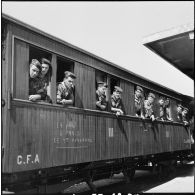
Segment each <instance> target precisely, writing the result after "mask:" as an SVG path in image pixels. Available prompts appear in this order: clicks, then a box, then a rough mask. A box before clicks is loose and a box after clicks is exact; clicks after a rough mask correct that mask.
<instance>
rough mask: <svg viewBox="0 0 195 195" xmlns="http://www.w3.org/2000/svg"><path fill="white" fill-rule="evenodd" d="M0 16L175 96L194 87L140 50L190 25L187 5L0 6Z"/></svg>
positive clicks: (190, 4)
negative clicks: (168, 31)
mask: <svg viewBox="0 0 195 195" xmlns="http://www.w3.org/2000/svg"><path fill="white" fill-rule="evenodd" d="M2 12H3V13H5V14H8V15H10V16H13V17H15V18H17V19H19V20H21V21H23V22H25V23H27V24H30V25H32V26H34V27H36V28H38V29H40V30H42V31H45V32H47V33H49V34H51V35H53V36H55V37H58V38H60V39H63V40H64V41H66V42H69V43H71V44H73V45H75V46H77V47H80V48H82V49H84V50H86V51H89V52H90V53H93V54H95V55H97V56H99V57H102V58H104V59H106V60H108V61H110V62H113V63H115V64H117V65H119V66H121V67H123V68H126V69H128V70H130V71H132V72H134V73H136V74H138V75H140V76H143V77H145V78H147V79H149V80H152V81H154V82H156V83H159V84H161V85H163V86H165V87H168V88H170V89H173V90H175V91H178V92H179V93H182V94H185V95H189V96H194V81H193V80H192V79H190V78H189V77H187V76H186V75H185V74H183V73H182V72H180V71H179V70H177V69H176V68H174V67H173V66H172V65H170V64H169V63H168V62H166V61H165V60H164V59H162V58H161V57H160V56H158V55H156V54H155V53H153V52H152V51H150V50H149V49H148V48H146V47H145V46H144V45H143V39H144V37H147V36H148V35H151V34H154V33H157V32H160V31H164V30H166V29H170V28H173V27H177V26H180V25H185V24H189V23H194V2H193V1H161V2H159V1H148V2H144V1H142V2H136V1H133V2H130V1H123V2H86V1H83V2H78V1H75V2H71V1H68V2H65V1H64V2H62V1H60V2H59V1H57V2H51V1H50V2H49V1H48V2H47V1H44V2H32V1H29V2H28V1H27V2H24V1H23V2H16V1H15V2H2Z"/></svg>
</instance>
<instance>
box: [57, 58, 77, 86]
mask: <svg viewBox="0 0 195 195" xmlns="http://www.w3.org/2000/svg"><path fill="white" fill-rule="evenodd" d="M65 71H70V72H72V73H73V72H74V62H73V61H70V60H67V59H65V58H61V57H57V77H56V82H57V83H59V82H62V81H63V79H64V72H65Z"/></svg>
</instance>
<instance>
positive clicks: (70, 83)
mask: <svg viewBox="0 0 195 195" xmlns="http://www.w3.org/2000/svg"><path fill="white" fill-rule="evenodd" d="M64 74H65V77H64V83H65V85H66V87H68V88H69V89H70V88H73V87H74V80H75V79H76V76H75V74H73V73H72V72H69V71H65V72H64Z"/></svg>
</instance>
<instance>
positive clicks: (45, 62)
mask: <svg viewBox="0 0 195 195" xmlns="http://www.w3.org/2000/svg"><path fill="white" fill-rule="evenodd" d="M41 64H47V65H48V66H49V70H48V72H47V74H46V75H45V76H46V77H49V76H50V77H51V76H52V66H51V62H50V61H49V60H48V59H46V58H41Z"/></svg>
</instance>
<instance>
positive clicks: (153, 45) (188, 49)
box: [143, 24, 194, 80]
mask: <svg viewBox="0 0 195 195" xmlns="http://www.w3.org/2000/svg"><path fill="white" fill-rule="evenodd" d="M143 44H144V45H145V46H146V47H147V48H149V49H151V50H152V51H153V52H155V53H157V54H158V55H159V56H161V57H162V58H164V59H165V60H167V61H168V62H169V63H171V64H172V65H173V66H174V67H176V68H177V69H179V70H180V71H181V72H183V73H184V74H186V75H187V76H188V77H190V78H191V79H193V80H194V24H187V25H183V26H179V27H176V28H172V29H169V30H165V31H163V32H159V33H155V34H153V35H150V36H147V37H145V38H144V40H143Z"/></svg>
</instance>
